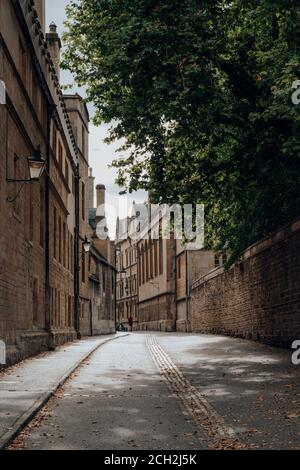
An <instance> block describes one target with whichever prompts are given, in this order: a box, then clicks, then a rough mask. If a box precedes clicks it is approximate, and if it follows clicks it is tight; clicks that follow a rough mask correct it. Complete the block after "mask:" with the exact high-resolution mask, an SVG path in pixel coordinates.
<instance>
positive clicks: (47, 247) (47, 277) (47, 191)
mask: <svg viewBox="0 0 300 470" xmlns="http://www.w3.org/2000/svg"><path fill="white" fill-rule="evenodd" d="M54 108H55V106H54V105H52V104H49V103H48V105H47V148H46V170H47V171H46V180H45V219H46V224H45V225H46V230H45V232H46V233H45V329H46V332H47V333H48V347H49V349H50V350H52V349H55V346H54V342H53V335H52V332H51V298H50V228H49V227H50V170H51V168H50V163H51V156H50V138H51V136H50V133H51V119H52V115H53V111H54Z"/></svg>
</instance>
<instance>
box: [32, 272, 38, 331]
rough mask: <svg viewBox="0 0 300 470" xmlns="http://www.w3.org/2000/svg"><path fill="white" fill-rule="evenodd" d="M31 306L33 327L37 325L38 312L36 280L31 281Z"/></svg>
mask: <svg viewBox="0 0 300 470" xmlns="http://www.w3.org/2000/svg"><path fill="white" fill-rule="evenodd" d="M32 306H33V315H32V317H33V318H32V319H33V325H34V326H37V324H38V312H39V280H38V278H36V277H35V278H34V279H33V291H32Z"/></svg>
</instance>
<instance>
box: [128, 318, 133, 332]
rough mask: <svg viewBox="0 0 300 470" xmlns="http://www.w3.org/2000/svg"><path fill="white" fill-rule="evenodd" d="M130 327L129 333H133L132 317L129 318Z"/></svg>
mask: <svg viewBox="0 0 300 470" xmlns="http://www.w3.org/2000/svg"><path fill="white" fill-rule="evenodd" d="M128 325H129V331H132V328H133V318H132V316H130V317H129V318H128Z"/></svg>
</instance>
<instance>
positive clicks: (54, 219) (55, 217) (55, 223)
mask: <svg viewBox="0 0 300 470" xmlns="http://www.w3.org/2000/svg"><path fill="white" fill-rule="evenodd" d="M53 256H54V258H55V259H57V258H56V257H57V213H56V209H55V207H54V209H53Z"/></svg>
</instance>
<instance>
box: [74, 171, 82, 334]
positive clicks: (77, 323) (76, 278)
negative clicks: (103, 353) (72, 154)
mask: <svg viewBox="0 0 300 470" xmlns="http://www.w3.org/2000/svg"><path fill="white" fill-rule="evenodd" d="M79 180H80V177H79V168H78V166H77V167H76V171H75V233H74V326H75V331H76V335H77V339H81V334H80V301H79V271H80V268H79V223H80V221H79Z"/></svg>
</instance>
